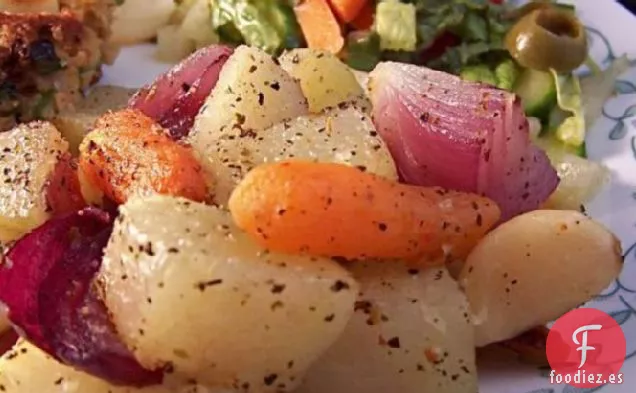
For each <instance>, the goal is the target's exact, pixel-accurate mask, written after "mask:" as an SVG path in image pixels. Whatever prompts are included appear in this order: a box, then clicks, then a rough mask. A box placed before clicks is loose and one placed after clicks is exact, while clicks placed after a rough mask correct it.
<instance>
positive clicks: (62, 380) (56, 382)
mask: <svg viewBox="0 0 636 393" xmlns="http://www.w3.org/2000/svg"><path fill="white" fill-rule="evenodd" d="M62 382H64V378H58V379H56V380H55V382H53V383H54V384H56V385H61V384H62ZM0 390H2V391H3V392H4V386H3V389H0Z"/></svg>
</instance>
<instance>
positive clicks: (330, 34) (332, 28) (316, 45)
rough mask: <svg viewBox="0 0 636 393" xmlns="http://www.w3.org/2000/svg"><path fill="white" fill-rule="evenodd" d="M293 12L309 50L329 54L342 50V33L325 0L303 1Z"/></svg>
mask: <svg viewBox="0 0 636 393" xmlns="http://www.w3.org/2000/svg"><path fill="white" fill-rule="evenodd" d="M294 12H295V14H296V19H297V20H298V23H299V24H300V28H301V29H302V31H303V34H304V35H305V40H306V41H307V45H308V46H309V47H310V48H312V49H319V50H324V51H328V52H331V53H338V52H340V50H342V48H343V47H344V38H343V36H342V31H341V29H340V25H339V24H338V19H337V18H336V16H335V15H334V14H333V12H332V11H331V8H330V7H329V4H328V3H327V0H305V1H303V2H301V3H300V4H299V5H297V6H295V7H294Z"/></svg>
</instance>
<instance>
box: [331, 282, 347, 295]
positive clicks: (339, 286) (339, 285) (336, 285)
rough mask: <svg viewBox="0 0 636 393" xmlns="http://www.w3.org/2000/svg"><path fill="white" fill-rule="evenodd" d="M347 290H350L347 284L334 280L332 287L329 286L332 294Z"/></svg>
mask: <svg viewBox="0 0 636 393" xmlns="http://www.w3.org/2000/svg"><path fill="white" fill-rule="evenodd" d="M349 288H351V287H350V286H349V284H348V283H346V282H344V281H341V280H336V282H335V283H333V285H332V286H331V290H332V291H333V292H340V291H344V290H348V289H349Z"/></svg>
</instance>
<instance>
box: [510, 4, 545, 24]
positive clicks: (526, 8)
mask: <svg viewBox="0 0 636 393" xmlns="http://www.w3.org/2000/svg"><path fill="white" fill-rule="evenodd" d="M553 6H554V3H553V2H552V0H535V1H531V2H529V3H526V4H524V5H522V6H521V7H518V8H513V9H511V10H509V11H508V12H507V13H506V14H505V18H506V19H509V20H517V19H519V18H521V17H524V16H526V15H528V14H529V13H531V12H532V11H536V10H539V9H545V8H551V7H553Z"/></svg>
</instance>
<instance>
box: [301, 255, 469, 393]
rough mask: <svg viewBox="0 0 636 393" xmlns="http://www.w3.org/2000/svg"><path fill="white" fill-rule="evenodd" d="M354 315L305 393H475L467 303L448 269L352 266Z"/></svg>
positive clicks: (384, 263) (312, 373) (388, 263)
mask: <svg viewBox="0 0 636 393" xmlns="http://www.w3.org/2000/svg"><path fill="white" fill-rule="evenodd" d="M348 268H349V269H350V270H351V271H352V273H353V275H354V277H355V278H356V279H357V280H358V281H359V282H360V294H359V295H358V298H357V301H356V304H355V313H354V315H353V317H352V318H351V321H350V322H349V324H348V325H347V328H346V329H345V331H344V333H343V335H342V336H341V337H340V338H339V339H338V341H337V342H336V343H335V344H334V345H333V346H332V347H331V348H330V349H329V350H328V351H327V353H326V354H325V355H324V356H323V357H322V358H320V359H319V360H318V362H317V363H316V365H315V366H313V367H312V368H311V370H310V372H309V374H308V375H307V378H306V379H305V383H304V384H303V385H302V386H301V387H300V389H299V390H298V392H299V393H326V392H329V393H389V392H392V393H398V392H399V393H422V392H435V393H474V392H476V391H477V370H476V366H475V350H474V333H473V327H472V323H471V319H470V315H469V313H470V310H469V305H468V302H467V301H466V296H465V295H464V294H463V293H462V292H461V291H460V290H459V288H458V286H457V283H456V282H455V281H454V280H453V279H452V278H451V277H450V275H449V274H448V272H447V271H446V270H445V269H444V268H443V267H433V268H427V269H421V268H416V267H414V266H412V265H410V266H409V265H408V264H405V263H403V262H395V261H368V262H354V263H352V264H350V265H348Z"/></svg>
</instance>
